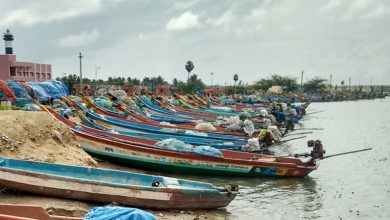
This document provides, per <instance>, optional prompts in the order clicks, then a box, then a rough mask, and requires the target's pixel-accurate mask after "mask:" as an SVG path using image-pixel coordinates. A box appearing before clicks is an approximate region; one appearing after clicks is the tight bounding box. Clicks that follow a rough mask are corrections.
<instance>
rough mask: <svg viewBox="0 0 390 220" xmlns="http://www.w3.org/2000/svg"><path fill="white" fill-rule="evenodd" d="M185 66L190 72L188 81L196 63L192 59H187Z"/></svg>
mask: <svg viewBox="0 0 390 220" xmlns="http://www.w3.org/2000/svg"><path fill="white" fill-rule="evenodd" d="M185 68H186V70H187V72H188V76H187V82H188V80H189V79H190V72H191V71H192V70H193V69H194V64H193V63H192V61H191V60H189V61H187V64H186V65H185Z"/></svg>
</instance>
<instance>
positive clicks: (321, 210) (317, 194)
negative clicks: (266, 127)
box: [183, 98, 390, 219]
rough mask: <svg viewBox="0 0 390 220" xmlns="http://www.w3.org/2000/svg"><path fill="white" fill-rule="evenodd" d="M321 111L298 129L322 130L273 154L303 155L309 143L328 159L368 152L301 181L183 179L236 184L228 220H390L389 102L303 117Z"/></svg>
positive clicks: (315, 107) (327, 108)
mask: <svg viewBox="0 0 390 220" xmlns="http://www.w3.org/2000/svg"><path fill="white" fill-rule="evenodd" d="M320 110H324V112H322V113H317V114H312V115H308V116H307V117H306V118H305V119H304V120H303V121H302V122H301V123H302V125H301V127H302V128H323V130H316V131H314V133H313V134H308V135H307V138H305V139H300V140H295V141H294V142H292V143H289V144H288V145H284V146H279V148H278V149H275V151H277V152H278V154H281V155H286V154H289V153H291V152H307V151H309V150H310V149H309V148H307V147H306V141H307V140H309V139H320V140H321V141H322V142H323V145H324V147H325V149H326V152H327V154H328V155H330V154H335V153H340V152H345V151H351V150H356V149H362V148H367V147H372V148H373V150H372V151H366V152H362V153H357V154H350V155H345V156H339V157H333V158H329V159H325V160H323V161H321V164H320V167H319V169H318V170H317V171H314V172H312V173H311V174H310V175H309V176H308V177H306V178H304V179H295V178H294V179H269V178H257V179H256V178H253V179H245V178H241V179H240V178H216V177H215V178H210V177H189V176H183V177H184V178H191V179H197V180H202V181H208V182H212V183H214V184H217V185H223V184H225V183H236V184H239V185H240V187H241V188H240V192H241V193H240V194H239V195H238V196H237V198H236V199H235V200H234V201H233V202H232V203H231V204H230V205H229V206H228V207H227V208H226V211H225V212H226V217H227V218H228V219H390V132H389V131H390V98H387V99H377V100H363V101H348V102H334V103H312V104H311V105H310V107H309V109H308V112H310V111H311V112H314V111H320ZM221 211H222V210H221Z"/></svg>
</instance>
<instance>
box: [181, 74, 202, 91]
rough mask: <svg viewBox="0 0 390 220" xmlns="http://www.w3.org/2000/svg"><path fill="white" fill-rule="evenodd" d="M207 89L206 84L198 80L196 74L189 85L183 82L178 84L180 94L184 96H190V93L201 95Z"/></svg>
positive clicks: (190, 79) (189, 81)
mask: <svg viewBox="0 0 390 220" xmlns="http://www.w3.org/2000/svg"><path fill="white" fill-rule="evenodd" d="M205 87H206V86H205V84H204V83H203V82H202V80H201V79H199V78H198V76H197V75H196V74H194V75H192V76H191V77H190V78H189V79H188V81H187V83H184V82H182V81H180V82H178V83H177V89H178V92H179V93H182V94H188V93H197V94H201V93H203V90H204V88H205Z"/></svg>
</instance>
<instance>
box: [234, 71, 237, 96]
mask: <svg viewBox="0 0 390 220" xmlns="http://www.w3.org/2000/svg"><path fill="white" fill-rule="evenodd" d="M233 80H234V94H235V93H236V83H237V80H238V75H237V74H234V76H233Z"/></svg>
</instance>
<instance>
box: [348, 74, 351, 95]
mask: <svg viewBox="0 0 390 220" xmlns="http://www.w3.org/2000/svg"><path fill="white" fill-rule="evenodd" d="M348 81H349V82H348V84H349V86H348V87H349V88H348V90H349V92H351V77H349V80H348Z"/></svg>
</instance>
